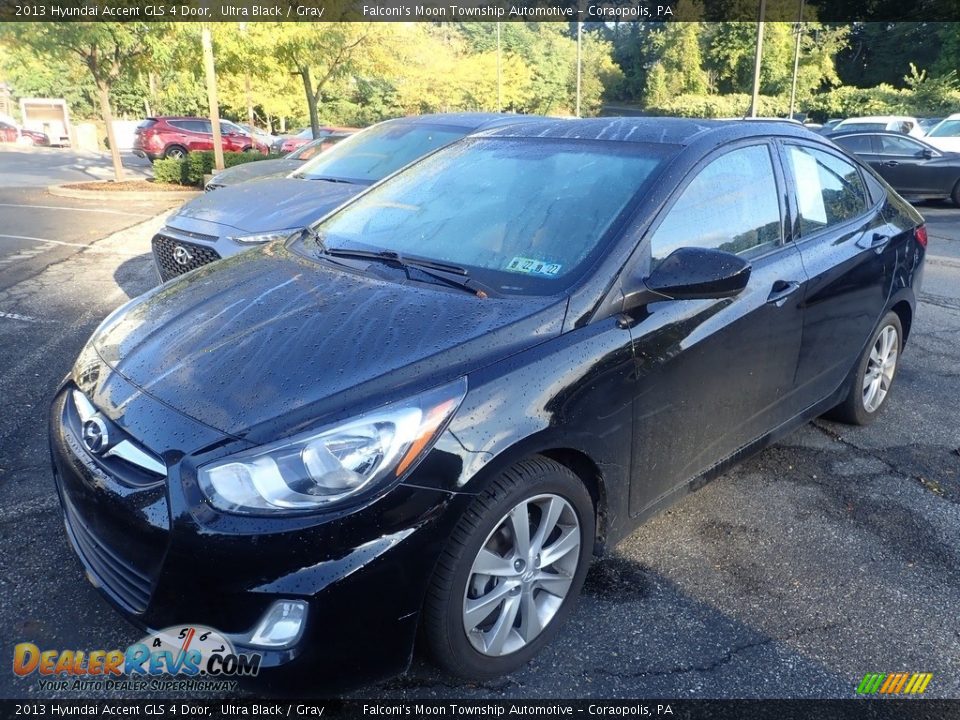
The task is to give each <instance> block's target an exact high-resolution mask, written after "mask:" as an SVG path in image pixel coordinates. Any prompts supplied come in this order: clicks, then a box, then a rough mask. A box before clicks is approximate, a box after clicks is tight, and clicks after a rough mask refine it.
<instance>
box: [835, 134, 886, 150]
mask: <svg viewBox="0 0 960 720" xmlns="http://www.w3.org/2000/svg"><path fill="white" fill-rule="evenodd" d="M875 137H876V136H875V135H848V136H847V137H842V138H837V139H836V140H834V142H835V143H836V144H837V145H839V146H840V147H842V148H843V149H844V150H846V151H848V152H852V153H859V154H861V155H867V154H870V153H873V152H875V151H874V149H873V141H874V138H875Z"/></svg>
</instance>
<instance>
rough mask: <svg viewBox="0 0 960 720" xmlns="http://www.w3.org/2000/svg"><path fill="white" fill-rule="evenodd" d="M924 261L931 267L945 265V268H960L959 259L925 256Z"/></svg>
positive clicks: (943, 256)
mask: <svg viewBox="0 0 960 720" xmlns="http://www.w3.org/2000/svg"><path fill="white" fill-rule="evenodd" d="M924 260H925V261H926V262H928V263H930V264H931V265H945V266H947V267H954V268H960V258H955V257H948V256H946V255H927V256H926V257H925V258H924Z"/></svg>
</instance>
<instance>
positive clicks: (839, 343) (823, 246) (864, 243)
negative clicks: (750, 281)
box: [781, 140, 896, 404]
mask: <svg viewBox="0 0 960 720" xmlns="http://www.w3.org/2000/svg"><path fill="white" fill-rule="evenodd" d="M781 148H782V152H783V157H784V168H785V170H786V175H787V179H788V181H789V183H790V206H791V215H792V233H793V236H794V238H795V242H796V244H797V247H798V248H799V249H800V254H801V257H802V258H803V265H804V268H805V269H806V273H807V277H808V280H807V283H806V287H805V288H804V293H803V340H802V343H801V347H800V360H799V363H798V364H797V377H796V381H795V385H796V387H797V388H798V389H799V390H800V391H801V394H802V396H803V397H804V398H806V399H808V400H809V403H810V404H814V403H816V402H819V401H820V400H823V399H825V398H826V397H827V396H829V395H830V394H831V393H833V392H834V391H835V390H837V389H838V388H839V387H840V385H841V384H842V383H843V381H844V379H845V378H846V376H847V374H848V373H849V371H850V370H851V368H853V366H854V363H855V362H856V360H857V357H858V356H859V354H860V351H861V350H862V349H863V347H864V345H865V344H866V342H867V340H868V339H869V336H870V333H871V332H873V329H874V327H875V326H876V324H877V322H878V321H879V320H880V316H881V315H882V313H883V310H884V308H885V306H886V303H887V298H888V296H889V293H890V289H891V287H892V281H893V269H894V264H895V259H896V258H895V253H896V251H895V249H893V248H891V245H890V241H891V237H892V234H893V232H892V230H891V228H889V227H888V225H887V223H886V221H885V220H884V219H883V217H882V213H881V208H882V206H883V200H882V199H881V198H879V197H876V198H874V197H871V195H870V193H868V191H867V186H866V184H865V182H864V178H863V176H862V174H861V171H860V169H859V168H858V167H856V165H854V164H853V163H852V162H851V161H850V160H849V159H848V158H846V157H844V156H843V155H841V154H840V153H837V152H834V151H833V150H832V149H831V148H827V147H825V146H821V145H812V144H808V143H805V142H804V141H801V140H797V141H793V140H791V141H784V142H783V143H782V145H781Z"/></svg>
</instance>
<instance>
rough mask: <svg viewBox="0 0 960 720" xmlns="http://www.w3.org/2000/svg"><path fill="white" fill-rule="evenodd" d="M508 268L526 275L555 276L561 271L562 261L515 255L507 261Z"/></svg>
mask: <svg viewBox="0 0 960 720" xmlns="http://www.w3.org/2000/svg"><path fill="white" fill-rule="evenodd" d="M507 270H510V271H511V272H518V273H524V274H525V275H546V276H547V277H554V276H556V275H557V274H558V273H559V272H560V263H548V262H543V261H542V260H533V259H531V258H525V257H515V258H513V260H511V261H510V262H509V263H507Z"/></svg>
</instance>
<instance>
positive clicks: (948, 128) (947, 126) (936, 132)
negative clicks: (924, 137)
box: [928, 120, 960, 137]
mask: <svg viewBox="0 0 960 720" xmlns="http://www.w3.org/2000/svg"><path fill="white" fill-rule="evenodd" d="M928 137H960V120H944V121H943V122H942V123H940V124H939V125H937V126H936V127H935V128H934V129H933V130H931V131H930V134H929V136H928Z"/></svg>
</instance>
